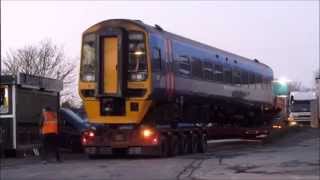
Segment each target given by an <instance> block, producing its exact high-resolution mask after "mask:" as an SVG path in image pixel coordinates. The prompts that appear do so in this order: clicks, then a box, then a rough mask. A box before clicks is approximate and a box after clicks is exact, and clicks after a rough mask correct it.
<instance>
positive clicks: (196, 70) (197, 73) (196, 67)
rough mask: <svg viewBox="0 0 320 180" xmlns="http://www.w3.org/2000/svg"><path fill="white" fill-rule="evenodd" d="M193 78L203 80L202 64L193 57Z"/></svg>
mask: <svg viewBox="0 0 320 180" xmlns="http://www.w3.org/2000/svg"><path fill="white" fill-rule="evenodd" d="M192 76H193V77H195V78H199V79H202V62H201V59H199V58H196V57H192Z"/></svg>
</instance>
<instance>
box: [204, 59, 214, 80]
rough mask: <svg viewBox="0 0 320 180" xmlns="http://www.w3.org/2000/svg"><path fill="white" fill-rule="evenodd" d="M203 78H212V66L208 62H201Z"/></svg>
mask: <svg viewBox="0 0 320 180" xmlns="http://www.w3.org/2000/svg"><path fill="white" fill-rule="evenodd" d="M202 68H203V78H204V79H205V80H213V67H212V64H211V63H210V62H203V67H202Z"/></svg>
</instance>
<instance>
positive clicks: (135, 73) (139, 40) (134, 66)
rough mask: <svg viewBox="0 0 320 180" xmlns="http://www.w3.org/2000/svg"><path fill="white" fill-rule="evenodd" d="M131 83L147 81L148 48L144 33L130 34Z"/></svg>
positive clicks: (129, 66)
mask: <svg viewBox="0 0 320 180" xmlns="http://www.w3.org/2000/svg"><path fill="white" fill-rule="evenodd" d="M128 39H129V59H128V79H129V81H144V80H146V79H147V59H146V47H145V39H144V35H143V33H139V32H132V33H129V38H128Z"/></svg>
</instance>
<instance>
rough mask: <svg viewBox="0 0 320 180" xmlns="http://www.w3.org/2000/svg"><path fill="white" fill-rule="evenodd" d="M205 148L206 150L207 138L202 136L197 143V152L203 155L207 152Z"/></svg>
mask: <svg viewBox="0 0 320 180" xmlns="http://www.w3.org/2000/svg"><path fill="white" fill-rule="evenodd" d="M207 148H208V142H207V136H206V135H205V134H202V135H201V138H200V141H199V146H198V152H199V153H205V152H207Z"/></svg>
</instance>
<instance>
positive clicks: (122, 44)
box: [79, 21, 159, 155]
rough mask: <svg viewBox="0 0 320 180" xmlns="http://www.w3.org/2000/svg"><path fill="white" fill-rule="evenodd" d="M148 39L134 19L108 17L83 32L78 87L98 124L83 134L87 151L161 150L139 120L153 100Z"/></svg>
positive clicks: (154, 134) (90, 117)
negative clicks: (113, 20)
mask: <svg viewBox="0 0 320 180" xmlns="http://www.w3.org/2000/svg"><path fill="white" fill-rule="evenodd" d="M147 42H148V33H147V32H145V30H144V29H143V28H141V27H139V26H137V25H133V24H132V23H124V22H119V21H115V22H112V21H111V22H104V23H100V24H97V25H95V26H93V27H91V28H89V29H88V30H87V31H86V32H84V34H83V40H82V47H81V48H82V53H81V54H82V55H81V68H80V71H81V73H80V82H79V93H80V96H81V98H82V99H83V103H84V108H85V110H86V112H87V116H88V120H89V122H90V123H92V124H93V125H94V126H93V127H94V128H92V129H90V130H88V131H86V132H85V133H84V134H83V136H82V143H83V145H84V147H85V150H86V152H87V153H88V154H89V155H96V154H110V153H112V152H114V150H125V151H128V153H131V154H135V153H137V154H139V153H143V152H142V151H144V154H146V153H147V154H148V152H157V151H158V149H159V136H158V133H157V132H156V131H155V129H152V128H150V127H145V126H144V127H143V126H139V124H141V122H142V120H143V119H144V117H145V115H146V113H147V112H148V110H149V108H150V106H151V100H150V99H149V98H148V97H149V96H150V94H151V88H152V87H151V84H152V81H151V78H152V77H151V63H150V55H149V54H148V52H149V48H148V43H147ZM141 147H143V148H142V149H141Z"/></svg>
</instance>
